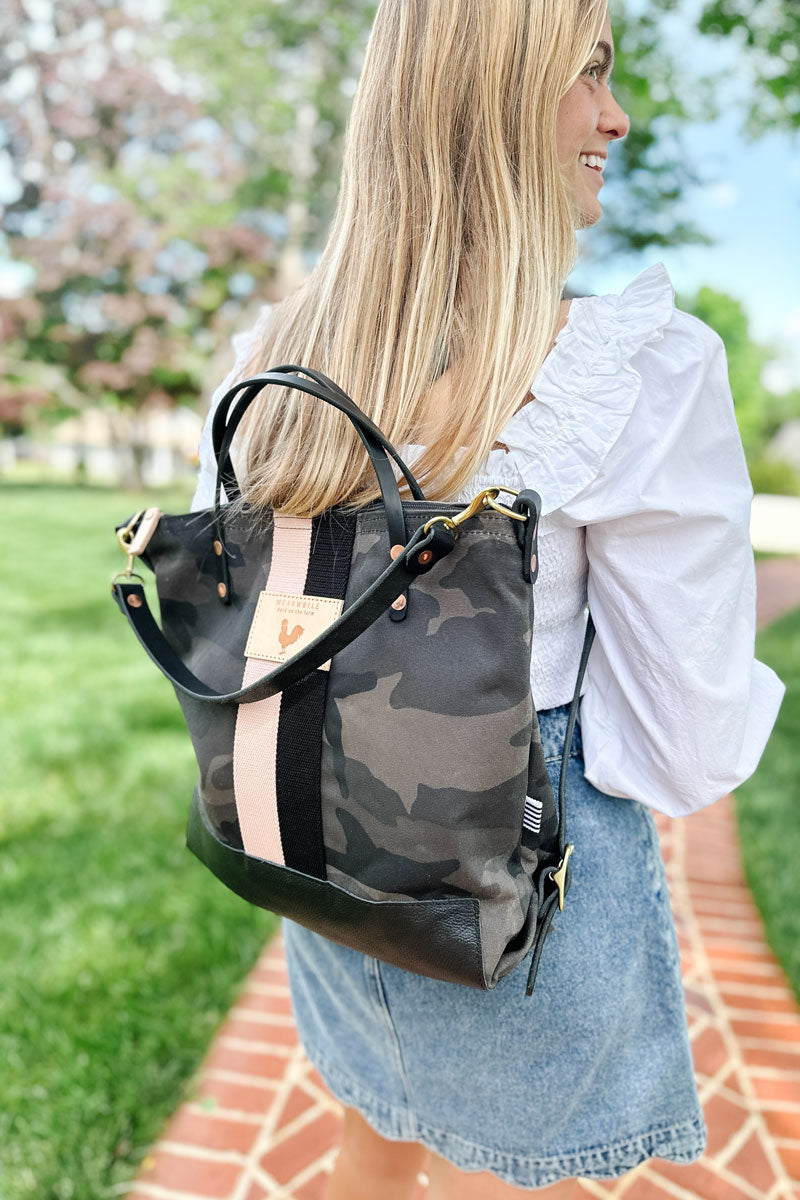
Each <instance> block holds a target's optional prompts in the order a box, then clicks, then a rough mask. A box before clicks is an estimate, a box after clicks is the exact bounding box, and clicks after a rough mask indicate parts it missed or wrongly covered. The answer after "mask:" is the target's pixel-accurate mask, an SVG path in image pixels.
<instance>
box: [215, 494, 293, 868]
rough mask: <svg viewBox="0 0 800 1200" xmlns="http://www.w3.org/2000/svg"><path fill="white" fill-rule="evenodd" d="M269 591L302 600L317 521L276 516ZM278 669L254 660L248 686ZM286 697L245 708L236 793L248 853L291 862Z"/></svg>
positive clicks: (236, 747)
mask: <svg viewBox="0 0 800 1200" xmlns="http://www.w3.org/2000/svg"><path fill="white" fill-rule="evenodd" d="M274 520H275V525H274V530H273V537H272V561H271V563H270V569H269V577H268V579H267V590H268V591H271V592H286V593H289V594H291V595H295V596H302V594H303V589H304V588H305V584H306V576H307V575H308V563H309V558H310V556H311V519H310V518H308V519H306V518H304V517H287V516H281V515H280V514H278V513H276V514H275V516H274ZM275 666H276V664H275V663H273V662H267V661H265V660H264V659H260V658H248V660H247V665H246V666H245V670H244V677H243V679H242V687H247V686H248V684H251V683H255V681H256V680H257V679H261V678H262V677H263V676H264V675H268V674H269V673H270V671H274V670H275ZM282 697H283V693H282V692H279V693H278V695H277V696H268V697H267V699H266V700H257V701H256V702H255V703H254V704H240V705H239V711H238V713H237V716H236V734H235V737H234V742H233V789H234V794H235V796H236V811H237V813H238V816H239V827H240V829H241V833H242V842H243V844H244V849H245V852H246V853H247V854H252V855H255V856H256V857H257V858H263V859H266V860H267V861H268V862H274V863H281V864H284V863H285V859H284V854H283V846H282V845H281V833H280V826H279V824H278V793H277V788H276V778H275V768H276V762H277V754H278V723H279V721H280V715H281V700H282Z"/></svg>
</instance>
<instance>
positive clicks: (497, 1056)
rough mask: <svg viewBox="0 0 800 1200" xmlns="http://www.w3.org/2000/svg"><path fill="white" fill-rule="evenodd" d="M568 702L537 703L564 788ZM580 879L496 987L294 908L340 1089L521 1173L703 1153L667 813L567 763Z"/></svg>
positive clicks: (514, 1175) (302, 958)
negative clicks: (601, 786)
mask: <svg viewBox="0 0 800 1200" xmlns="http://www.w3.org/2000/svg"><path fill="white" fill-rule="evenodd" d="M567 714H568V708H567V706H564V707H561V708H554V709H549V710H547V711H546V712H544V713H540V714H539V720H540V724H541V731H542V742H543V745H544V749H545V756H546V759H547V769H548V772H549V773H550V777H551V780H552V782H553V786H554V787H555V786H557V783H558V773H559V769H560V765H561V752H562V748H563V744H564V734H565V730H566V723H567ZM567 780H568V791H567V797H568V800H567V836H568V839H569V841H571V842H573V843H574V844H575V852H574V854H573V858H572V886H571V888H570V891H569V894H568V896H567V901H566V906H565V909H564V911H563V912H561V913H556V917H555V921H554V932H553V933H552V934H551V935H550V936H549V937H548V939H547V943H546V945H545V947H544V952H543V954H542V960H541V965H540V968H539V975H538V978H537V981H536V988H535V990H534V993H533V996H532V997H530V998H528V997H526V995H525V983H526V980H527V975H528V966H529V963H528V962H527V960H526V962H524V963H522V964H520V965H519V966H518V967H517V968H516V969H515V970H514V971H512V972H511V974H510V975H507V976H506V977H505V978H504V979H502V980H501V981H500V983H499V984H498V986H497V987H496V988H495V989H494V990H493V991H490V992H483V991H478V990H476V989H473V988H467V987H462V986H460V985H459V984H453V983H442V982H440V981H438V980H434V979H427V978H424V977H423V976H420V975H414V974H411V973H410V972H408V971H403V970H400V969H399V968H398V967H392V966H387V965H386V964H385V963H382V962H379V961H378V960H377V959H375V958H372V957H370V956H368V955H364V954H361V953H359V952H358V951H355V950H347V949H345V948H344V947H342V946H339V945H337V944H336V943H334V942H331V941H328V940H327V939H326V938H323V937H321V936H319V935H318V934H315V933H311V932H310V931H309V930H307V929H305V928H304V927H303V926H301V925H298V924H296V923H295V922H293V921H289V920H285V921H284V938H285V942H286V955H287V960H288V967H289V982H290V986H291V993H292V1001H293V1005H294V1012H295V1018H296V1021H297V1028H298V1033H299V1035H300V1040H301V1042H302V1044H303V1046H304V1048H305V1051H306V1053H307V1055H308V1057H309V1059H310V1060H311V1062H312V1063H313V1064H314V1065H315V1066H316V1068H317V1069H318V1071H319V1072H320V1074H321V1075H322V1077H323V1079H324V1080H325V1082H326V1084H327V1085H328V1087H329V1088H330V1090H331V1092H333V1094H334V1095H335V1096H337V1097H338V1099H339V1100H341V1101H342V1103H343V1104H346V1105H349V1106H352V1107H353V1108H356V1109H358V1111H359V1112H360V1113H361V1114H362V1116H363V1117H364V1118H365V1119H366V1120H367V1121H368V1122H369V1124H370V1125H372V1127H373V1128H374V1129H375V1130H377V1132H378V1133H380V1134H382V1135H383V1136H384V1137H386V1138H391V1139H393V1140H401V1141H415V1142H421V1143H423V1144H424V1145H425V1146H428V1147H429V1148H430V1149H431V1150H433V1151H434V1152H435V1153H436V1154H439V1155H441V1156H442V1157H443V1158H446V1159H448V1160H449V1161H450V1162H452V1163H454V1164H455V1166H456V1167H459V1168H460V1169H461V1170H464V1171H491V1172H492V1173H493V1174H495V1175H497V1176H498V1177H499V1178H500V1179H503V1180H504V1181H505V1182H507V1183H509V1184H511V1185H513V1186H516V1187H518V1188H527V1189H536V1188H541V1187H547V1186H548V1185H550V1184H553V1183H556V1182H557V1181H558V1180H560V1179H565V1178H571V1177H583V1178H588V1179H612V1178H614V1177H616V1176H618V1175H622V1174H624V1173H625V1172H626V1171H629V1170H631V1168H632V1167H635V1166H636V1164H637V1163H640V1162H642V1161H643V1160H645V1159H647V1158H653V1157H658V1158H664V1159H669V1160H670V1161H671V1162H676V1163H688V1162H692V1161H694V1160H695V1159H696V1158H698V1157H699V1156H700V1154H702V1152H703V1149H704V1147H705V1136H706V1130H705V1124H704V1121H703V1114H702V1110H701V1108H700V1103H699V1100H698V1096H697V1090H696V1087H695V1082H694V1075H693V1071H692V1059H691V1053H690V1048H689V1037H688V1030H687V1025H686V1013H685V1009H684V1001H683V989H682V985H681V975H680V960H679V955H678V945H677V938H676V935H675V927H674V924H673V920H672V912H671V909H670V903H669V896H668V893H667V883H666V877H665V873H664V866H663V863H662V859H661V853H660V851H659V845H658V835H657V833H656V828H655V823H654V821H653V816H652V813H651V812H650V810H649V809H648V808H646V807H645V806H644V805H642V804H639V803H638V802H637V801H635V800H621V799H619V798H617V797H614V796H607V795H605V794H604V793H602V792H598V791H597V789H596V788H594V787H592V785H591V784H590V783H588V782H587V781H586V779H585V778H584V774H583V757H582V752H581V740H580V728H579V727H578V728H577V729H576V733H575V739H574V743H573V748H572V755H571V758H570V761H569V765H568V775H567Z"/></svg>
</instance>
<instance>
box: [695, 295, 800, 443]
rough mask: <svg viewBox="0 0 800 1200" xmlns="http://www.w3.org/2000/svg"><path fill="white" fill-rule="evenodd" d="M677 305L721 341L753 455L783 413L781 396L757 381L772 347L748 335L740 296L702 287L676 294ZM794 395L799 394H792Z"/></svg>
mask: <svg viewBox="0 0 800 1200" xmlns="http://www.w3.org/2000/svg"><path fill="white" fill-rule="evenodd" d="M678 307H680V308H682V309H684V310H685V311H686V312H689V313H692V314H693V315H694V316H696V317H699V318H700V320H701V321H705V322H706V324H707V325H710V326H711V328H712V329H714V330H716V332H717V333H718V334H719V336H720V337H721V338H722V340H723V342H724V343H725V350H726V353H727V357H728V374H729V377H730V383H731V391H732V393H733V400H734V404H735V406H736V419H737V421H738V424H739V432H740V433H741V435H742V442H743V443H744V448H745V452H746V454H747V455H748V458H754V457H756V456H757V455H758V454H760V452H761V450H762V448H763V446H764V443H765V442H766V440H767V439H768V438H769V437H770V436H771V435H772V434H773V433H774V432H775V430H776V429H777V428H778V426H779V425H780V423H781V421H782V420H783V419H785V416H786V408H787V405H786V401H785V398H784V397H779V396H776V395H775V394H774V393H772V392H770V391H769V390H768V389H767V388H766V387H765V386H764V384H763V383H762V382H761V375H762V372H763V370H764V367H765V366H766V365H767V363H768V362H770V361H771V360H772V359H773V358H774V357H775V355H776V350H775V349H774V347H771V346H762V345H759V343H758V342H755V341H754V340H753V339H752V338H751V337H750V333H749V329H748V317H747V313H746V312H745V309H744V306H743V304H742V302H741V300H737V299H735V298H734V297H733V296H729V295H727V293H725V292H720V291H716V290H715V289H714V288H710V287H703V288H700V290H699V291H698V292H697V293H696V294H695V295H694V296H682V297H680V298H679V299H678ZM795 399H796V400H800V397H798V396H797V395H796V394H795Z"/></svg>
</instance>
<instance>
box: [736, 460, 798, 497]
mask: <svg viewBox="0 0 800 1200" xmlns="http://www.w3.org/2000/svg"><path fill="white" fill-rule="evenodd" d="M747 467H748V470H749V472H750V482H751V483H752V485H753V491H754V492H760V493H762V494H763V493H767V494H769V495H773V496H800V475H798V473H797V471H796V470H795V468H794V467H793V466H792V464H791V463H788V462H784V461H783V460H782V459H778V458H754V459H751V460H750V462H749V463H748V464H747Z"/></svg>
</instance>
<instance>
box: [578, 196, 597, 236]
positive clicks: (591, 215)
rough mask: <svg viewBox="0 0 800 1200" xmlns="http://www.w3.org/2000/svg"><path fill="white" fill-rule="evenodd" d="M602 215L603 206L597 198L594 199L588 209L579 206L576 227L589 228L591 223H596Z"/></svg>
mask: <svg viewBox="0 0 800 1200" xmlns="http://www.w3.org/2000/svg"><path fill="white" fill-rule="evenodd" d="M602 215H603V207H602V205H601V204H600V202H599V201H598V200H595V202H594V204H593V205H592V207H591V208H590V209H585V208H581V210H580V214H579V216H578V224H577V225H576V229H589V228H591V226H592V225H596V224H597V222H598V221H599V220H600V218H601V217H602Z"/></svg>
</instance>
